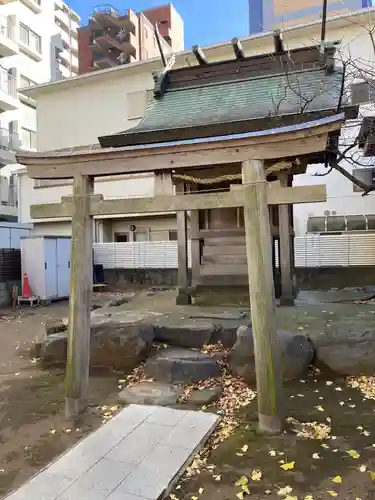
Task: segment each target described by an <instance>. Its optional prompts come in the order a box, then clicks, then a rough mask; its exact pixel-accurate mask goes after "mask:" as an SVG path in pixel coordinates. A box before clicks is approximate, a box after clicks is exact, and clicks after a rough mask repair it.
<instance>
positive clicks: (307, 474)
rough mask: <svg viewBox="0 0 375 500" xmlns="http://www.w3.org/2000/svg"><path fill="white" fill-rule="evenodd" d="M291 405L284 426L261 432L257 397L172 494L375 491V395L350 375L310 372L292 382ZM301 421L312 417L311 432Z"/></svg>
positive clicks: (349, 494)
mask: <svg viewBox="0 0 375 500" xmlns="http://www.w3.org/2000/svg"><path fill="white" fill-rule="evenodd" d="M372 383H373V390H374V393H373V397H375V380H374V381H373V382H372ZM327 384H328V385H327ZM285 412H286V415H287V421H289V422H290V423H289V424H288V423H287V430H286V432H285V433H284V434H282V435H281V436H276V437H267V436H261V435H259V434H258V433H257V431H256V400H254V401H253V402H252V403H251V404H250V405H249V406H248V407H247V408H246V409H245V410H243V411H242V412H241V414H240V422H241V424H240V427H239V428H238V429H237V430H236V431H235V433H234V434H233V435H232V436H231V437H230V438H229V439H227V440H226V441H224V442H223V443H221V445H220V446H219V447H218V448H217V449H216V450H214V451H213V452H212V453H210V455H209V456H208V458H207V465H208V466H204V467H203V469H202V470H201V472H200V473H199V474H195V475H193V477H191V478H189V479H187V480H185V481H182V482H181V484H180V485H179V486H178V487H177V489H176V490H175V491H174V492H173V493H172V495H171V498H172V499H173V500H176V499H178V500H191V499H197V500H231V499H233V500H236V499H237V498H239V499H240V500H241V499H242V498H245V500H246V498H247V497H248V498H251V499H256V500H261V499H268V498H269V499H280V498H284V499H287V500H297V499H306V500H318V499H319V500H321V499H324V500H325V499H332V498H340V499H350V500H359V499H362V500H364V499H374V498H375V413H374V412H375V401H374V400H371V399H366V398H365V397H364V394H363V393H362V392H361V391H360V390H359V389H358V388H355V389H353V388H350V387H349V386H348V383H347V382H346V381H345V380H340V381H335V382H333V381H330V380H322V379H320V378H317V377H316V376H314V375H312V376H311V377H307V378H306V379H305V380H302V381H294V382H290V383H288V384H286V387H285ZM301 423H310V425H309V426H308V428H307V429H308V430H307V433H310V438H308V437H302V435H301V434H298V432H301V431H302V430H303V429H305V428H304V427H302V426H301V425H300V424H301ZM319 424H320V425H319ZM321 437H323V438H322V439H321ZM283 467H284V468H283ZM285 469H286V470H285ZM241 478H242V479H241ZM236 483H237V485H236ZM246 491H247V492H248V494H246V493H245V492H246Z"/></svg>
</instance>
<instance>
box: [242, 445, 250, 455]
mask: <svg viewBox="0 0 375 500" xmlns="http://www.w3.org/2000/svg"><path fill="white" fill-rule="evenodd" d="M248 449H249V447H248V446H247V444H244V445H243V446H242V448H241V450H242V451H243V452H244V453H246V452H247V450H248Z"/></svg>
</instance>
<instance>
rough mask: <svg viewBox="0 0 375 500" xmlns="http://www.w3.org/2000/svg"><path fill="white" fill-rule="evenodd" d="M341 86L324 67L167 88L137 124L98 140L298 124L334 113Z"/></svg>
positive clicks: (145, 139)
mask: <svg viewBox="0 0 375 500" xmlns="http://www.w3.org/2000/svg"><path fill="white" fill-rule="evenodd" d="M341 85H342V73H341V72H339V71H336V72H331V73H327V72H326V71H325V69H323V68H322V69H309V70H300V71H296V72H290V73H287V74H285V73H282V74H273V75H268V76H262V77H257V78H247V79H243V80H235V81H229V82H228V81H227V82H220V83H213V84H209V85H204V83H203V82H202V85H201V86H196V87H190V88H182V89H173V90H172V89H170V90H168V88H167V90H166V92H165V94H164V95H163V96H162V97H159V98H154V99H153V100H152V101H151V102H150V104H149V106H148V108H147V109H146V112H145V116H144V118H143V119H142V120H141V122H140V123H139V124H138V125H137V126H136V127H134V128H131V129H129V130H126V131H124V132H120V133H119V134H114V135H111V136H108V137H102V138H99V140H100V143H101V145H102V147H103V146H104V147H106V146H114V147H118V146H119V145H122V146H125V145H131V144H144V143H152V142H164V141H167V140H174V139H189V138H191V137H190V135H192V137H204V136H206V137H207V136H215V135H224V134H230V133H237V132H246V131H251V130H264V129H267V128H274V127H278V126H282V125H285V124H291V123H300V122H303V121H308V120H310V119H311V116H312V115H313V117H319V116H323V115H324V114H325V115H327V114H334V113H335V112H336V110H337V107H338V102H339V96H340V91H341ZM342 104H343V105H345V104H347V103H345V102H343V103H342ZM308 114H310V116H308ZM198 129H199V131H198ZM199 134H201V135H199ZM202 134H203V135H202ZM120 137H121V140H120Z"/></svg>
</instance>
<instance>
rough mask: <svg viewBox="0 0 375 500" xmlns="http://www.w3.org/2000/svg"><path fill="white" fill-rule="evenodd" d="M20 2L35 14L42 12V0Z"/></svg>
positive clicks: (23, 0) (22, 0)
mask: <svg viewBox="0 0 375 500" xmlns="http://www.w3.org/2000/svg"><path fill="white" fill-rule="evenodd" d="M21 2H22V3H23V4H24V5H26V7H28V8H29V9H30V10H32V11H33V12H35V14H40V13H41V12H42V0H21Z"/></svg>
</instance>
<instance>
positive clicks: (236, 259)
mask: <svg viewBox="0 0 375 500" xmlns="http://www.w3.org/2000/svg"><path fill="white" fill-rule="evenodd" d="M210 264H213V265H215V264H227V265H230V266H232V265H237V264H240V265H241V264H247V258H246V254H245V253H243V254H240V253H237V254H232V255H231V254H229V255H228V254H222V255H220V254H216V255H203V265H204V266H206V265H210Z"/></svg>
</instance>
